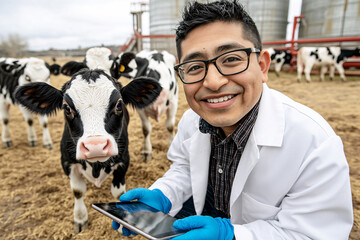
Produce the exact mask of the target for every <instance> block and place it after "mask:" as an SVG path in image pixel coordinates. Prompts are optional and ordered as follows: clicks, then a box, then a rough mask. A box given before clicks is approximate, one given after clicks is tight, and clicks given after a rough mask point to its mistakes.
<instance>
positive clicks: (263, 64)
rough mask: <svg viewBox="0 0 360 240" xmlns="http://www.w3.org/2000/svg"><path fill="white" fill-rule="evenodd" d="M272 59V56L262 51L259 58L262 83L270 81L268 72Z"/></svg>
mask: <svg viewBox="0 0 360 240" xmlns="http://www.w3.org/2000/svg"><path fill="white" fill-rule="evenodd" d="M270 63H271V58H270V54H269V52H268V51H266V50H262V51H261V53H260V56H259V66H260V69H261V72H262V76H263V77H262V82H263V83H264V82H266V81H267V80H268V72H269V68H270Z"/></svg>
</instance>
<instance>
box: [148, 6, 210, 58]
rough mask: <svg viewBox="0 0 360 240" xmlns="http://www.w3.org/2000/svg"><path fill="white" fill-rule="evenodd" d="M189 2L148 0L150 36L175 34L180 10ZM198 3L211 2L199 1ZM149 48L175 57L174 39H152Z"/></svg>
mask: <svg viewBox="0 0 360 240" xmlns="http://www.w3.org/2000/svg"><path fill="white" fill-rule="evenodd" d="M188 2H189V0H150V1H149V16H150V35H157V34H160V35H169V34H171V35H172V34H175V28H176V26H177V24H178V22H179V21H180V19H181V15H182V10H183V8H184V7H185V5H186V4H187V3H188ZM198 2H204V3H205V2H213V1H207V0H200V1H198ZM150 48H151V49H157V50H167V51H169V52H170V53H172V54H174V55H176V44H175V39H174V38H152V39H151V41H150Z"/></svg>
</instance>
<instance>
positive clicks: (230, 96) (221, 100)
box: [206, 95, 235, 103]
mask: <svg viewBox="0 0 360 240" xmlns="http://www.w3.org/2000/svg"><path fill="white" fill-rule="evenodd" d="M234 96H235V95H228V96H224V97H220V98H211V99H206V101H207V102H209V103H219V102H224V101H227V100H230V99H232V98H233V97H234Z"/></svg>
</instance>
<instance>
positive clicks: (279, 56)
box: [265, 48, 292, 76]
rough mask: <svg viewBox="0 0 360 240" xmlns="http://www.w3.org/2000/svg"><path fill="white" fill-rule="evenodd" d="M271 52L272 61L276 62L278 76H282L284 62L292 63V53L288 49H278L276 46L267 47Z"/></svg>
mask: <svg viewBox="0 0 360 240" xmlns="http://www.w3.org/2000/svg"><path fill="white" fill-rule="evenodd" d="M265 50H266V51H268V52H269V54H270V57H271V63H272V64H274V67H275V73H276V76H280V71H281V68H282V66H283V65H284V64H290V62H291V57H292V55H291V53H289V52H288V51H286V50H276V49H274V48H268V49H265Z"/></svg>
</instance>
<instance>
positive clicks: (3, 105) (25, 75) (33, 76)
mask: <svg viewBox="0 0 360 240" xmlns="http://www.w3.org/2000/svg"><path fill="white" fill-rule="evenodd" d="M34 82H41V83H44V84H49V83H50V72H49V69H48V68H47V66H46V63H45V62H44V61H43V60H41V59H38V58H23V59H15V58H0V89H1V91H0V121H1V124H2V133H1V141H2V145H3V147H4V148H8V147H11V146H12V144H13V143H12V138H11V135H10V129H9V121H10V114H9V108H10V106H11V105H12V104H16V101H15V98H14V95H13V93H14V91H15V88H16V87H17V86H22V85H26V84H29V83H34ZM19 108H20V111H21V113H22V115H23V117H24V119H25V122H26V124H27V130H28V137H27V138H28V142H29V146H31V147H34V146H36V145H37V137H36V133H35V128H34V126H33V124H34V118H33V115H32V113H31V112H30V111H29V110H27V109H26V108H24V107H23V106H22V105H19ZM38 118H39V123H40V126H41V127H42V130H43V145H44V147H45V148H48V149H52V147H53V143H52V140H51V137H50V132H49V129H48V119H47V117H46V116H42V115H41V116H39V117H38Z"/></svg>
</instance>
